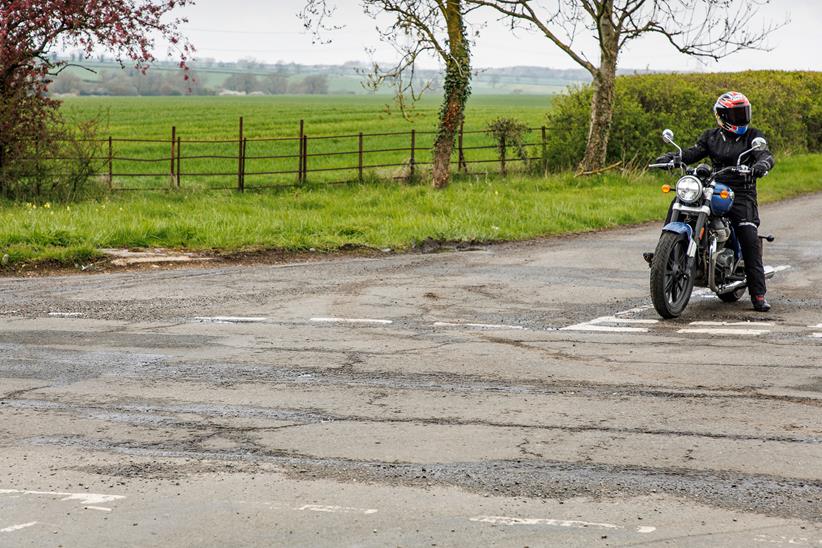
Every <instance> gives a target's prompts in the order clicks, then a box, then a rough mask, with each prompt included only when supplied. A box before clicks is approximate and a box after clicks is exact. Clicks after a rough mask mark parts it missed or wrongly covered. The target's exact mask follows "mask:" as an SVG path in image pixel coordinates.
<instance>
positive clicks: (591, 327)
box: [561, 311, 659, 333]
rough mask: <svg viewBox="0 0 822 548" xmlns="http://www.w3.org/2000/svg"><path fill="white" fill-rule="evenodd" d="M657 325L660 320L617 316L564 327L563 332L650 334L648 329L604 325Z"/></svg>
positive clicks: (603, 317)
mask: <svg viewBox="0 0 822 548" xmlns="http://www.w3.org/2000/svg"><path fill="white" fill-rule="evenodd" d="M628 312H630V311H628ZM657 323H659V320H639V319H631V318H618V317H616V316H602V317H600V318H595V319H593V320H591V321H588V322H583V323H578V324H576V325H570V326H568V327H563V328H562V329H561V331H595V332H602V333H648V329H647V328H644V327H624V326H623V325H602V324H628V325H654V324H657Z"/></svg>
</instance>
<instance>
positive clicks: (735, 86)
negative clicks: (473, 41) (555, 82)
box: [547, 71, 822, 169]
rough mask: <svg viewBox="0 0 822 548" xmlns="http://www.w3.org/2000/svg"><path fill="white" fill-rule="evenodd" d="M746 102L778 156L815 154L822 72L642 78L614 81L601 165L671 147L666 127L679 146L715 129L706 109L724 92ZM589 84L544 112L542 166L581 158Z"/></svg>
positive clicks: (821, 119)
mask: <svg viewBox="0 0 822 548" xmlns="http://www.w3.org/2000/svg"><path fill="white" fill-rule="evenodd" d="M730 90H734V91H740V92H742V93H744V94H745V95H747V96H748V98H749V99H750V100H751V102H752V104H753V123H752V125H753V126H754V127H757V128H759V129H760V130H762V131H763V132H764V133H765V136H766V137H767V139H768V141H769V143H770V145H771V150H774V151H775V152H776V153H778V154H792V153H802V152H819V151H822V105H820V104H819V102H820V100H822V73H820V72H782V71H747V72H736V73H712V74H647V75H633V76H620V77H618V78H617V96H616V107H615V110H614V120H613V126H612V129H611V137H610V141H609V147H608V162H609V163H611V162H617V161H623V162H625V163H629V164H637V165H641V164H643V163H646V162H647V161H649V160H651V159H653V158H654V157H656V156H658V155H659V154H661V153H663V152H667V151H668V150H670V147H669V146H668V145H666V144H665V143H663V142H662V139H661V137H660V135H661V133H662V130H663V129H665V128H670V129H672V130H673V131H674V132H675V134H676V138H675V140H676V141H677V143H679V144H680V146H682V147H683V148H684V147H686V146H690V145H692V144H693V143H694V142H695V141H696V138H697V137H698V136H699V135H700V133H702V132H703V131H704V130H705V129H707V128H711V127H715V125H716V121H715V119H714V116H713V110H712V107H713V105H714V103H715V102H716V98H717V97H719V96H720V95H721V94H722V93H724V92H726V91H730ZM592 93H593V90H592V88H591V86H590V85H588V86H582V87H577V88H573V89H572V90H571V91H570V93H568V94H567V95H563V96H561V97H557V98H556V100H555V101H554V104H553V107H552V109H551V112H550V113H549V114H548V120H547V123H548V126H550V127H552V128H555V129H554V131H551V132H550V133H549V137H548V161H549V165H551V166H555V167H556V168H559V169H564V168H569V167H574V166H576V164H577V163H578V162H579V161H580V159H581V158H582V156H583V154H584V151H585V143H586V139H587V136H588V124H589V118H590V113H591V96H592Z"/></svg>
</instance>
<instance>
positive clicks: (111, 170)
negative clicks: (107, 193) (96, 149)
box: [108, 135, 114, 190]
mask: <svg viewBox="0 0 822 548" xmlns="http://www.w3.org/2000/svg"><path fill="white" fill-rule="evenodd" d="M113 185H114V139H112V138H111V135H109V137H108V189H109V190H111V189H112V188H113Z"/></svg>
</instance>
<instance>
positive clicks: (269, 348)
mask: <svg viewBox="0 0 822 548" xmlns="http://www.w3.org/2000/svg"><path fill="white" fill-rule="evenodd" d="M820 213H822V195H817V196H815V197H811V198H803V199H801V200H796V201H793V202H789V203H783V204H779V205H775V206H771V207H765V208H763V218H764V220H765V222H766V224H765V227H764V228H765V229H766V230H769V231H773V232H774V233H775V234H776V235H777V237H778V240H777V243H775V244H773V245H772V246H770V247H769V249H768V251H767V261H766V262H767V263H769V264H772V265H775V266H777V265H784V266H790V268H789V269H787V270H784V271H783V272H780V273H779V274H778V275H777V277H776V278H775V279H774V280H773V281H772V282H771V283H770V294H769V298H770V300H771V301H772V304H773V305H774V310H773V312H772V313H770V314H767V315H761V314H755V313H754V312H752V311H750V310H749V307H750V305H749V302H748V301H747V298H746V299H745V300H743V301H742V302H740V303H738V304H734V305H727V304H723V303H721V302H720V301H718V300H717V299H715V298H710V296H707V295H704V294H700V295H697V296H696V297H695V298H694V300H693V302H692V304H691V306H690V307H689V309H688V311H687V314H686V315H685V316H684V317H683V318H682V319H680V320H678V321H667V322H663V321H658V320H659V319H658V317H656V316H655V314H654V312H653V310H652V309H650V306H649V305H650V299H649V296H648V269H647V266H646V265H645V263H644V262H643V261H642V258H641V255H640V254H641V252H642V251H643V250H646V249H649V248H653V246H654V244H655V241H656V238H657V235H658V227H655V226H646V227H639V228H635V229H627V230H618V231H612V232H607V233H602V234H595V235H586V236H578V237H572V238H565V239H553V240H545V241H537V242H530V243H525V244H510V245H500V246H494V247H489V248H481V249H473V250H467V251H462V252H451V253H436V254H412V255H398V256H393V255H392V256H385V257H384V258H369V259H336V260H329V261H321V262H315V263H311V264H294V265H282V266H254V267H239V266H238V267H230V268H213V267H212V268H204V269H187V270H156V271H147V272H146V271H143V272H133V273H124V274H113V275H81V276H69V277H58V278H39V279H19V278H14V279H12V278H7V279H3V280H0V545H2V546H66V547H69V546H83V547H95V546H112V545H134V546H160V545H174V546H193V545H196V546H226V545H310V546H340V545H357V546H386V545H396V546H476V545H480V544H497V545H503V546H627V545H655V546H661V545H676V546H706V545H711V546H746V547H747V546H756V545H763V546H769V545H789V544H790V545H798V546H822V237H821V236H820V234H822V219H821V218H820ZM706 322H708V323H706Z"/></svg>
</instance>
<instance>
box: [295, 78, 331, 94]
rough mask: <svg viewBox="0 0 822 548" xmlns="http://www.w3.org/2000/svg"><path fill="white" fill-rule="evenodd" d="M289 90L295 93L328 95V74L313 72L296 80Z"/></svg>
mask: <svg viewBox="0 0 822 548" xmlns="http://www.w3.org/2000/svg"><path fill="white" fill-rule="evenodd" d="M289 91H290V92H291V93H293V94H295V95H328V76H326V75H325V74H313V75H309V76H306V77H305V78H303V79H302V81H301V82H295V83H294V84H293V85H291V86H290V89H289Z"/></svg>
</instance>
